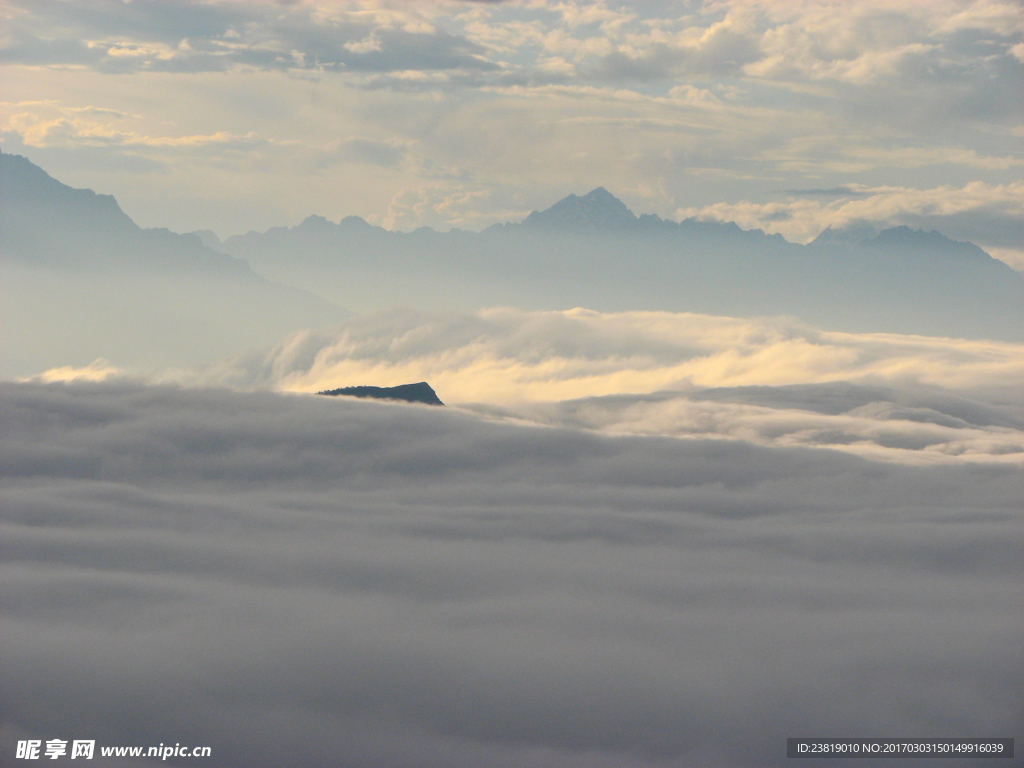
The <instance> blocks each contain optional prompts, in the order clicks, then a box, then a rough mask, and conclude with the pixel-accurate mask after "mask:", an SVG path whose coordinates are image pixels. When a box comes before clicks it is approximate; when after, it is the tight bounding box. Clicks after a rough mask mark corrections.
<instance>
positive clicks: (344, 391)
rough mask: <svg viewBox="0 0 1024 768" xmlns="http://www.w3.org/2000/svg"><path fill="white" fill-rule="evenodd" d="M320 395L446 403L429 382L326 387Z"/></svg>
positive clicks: (436, 403)
mask: <svg viewBox="0 0 1024 768" xmlns="http://www.w3.org/2000/svg"><path fill="white" fill-rule="evenodd" d="M317 394H318V395H332V396H334V395H347V396H349V397H371V398H374V399H376V400H404V401H405V402H407V403H425V404H427V405H444V403H442V402H441V398H439V397H438V396H437V393H436V392H435V391H434V389H433V387H431V386H430V385H429V384H427V382H425V381H420V382H417V383H416V384H400V385H399V386H397V387H342V388H341V389H325V390H324V391H323V392H317Z"/></svg>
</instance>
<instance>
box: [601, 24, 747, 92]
mask: <svg viewBox="0 0 1024 768" xmlns="http://www.w3.org/2000/svg"><path fill="white" fill-rule="evenodd" d="M760 57H761V53H760V51H759V49H758V45H757V41H756V40H754V39H752V38H751V37H748V36H747V35H740V34H736V33H735V32H730V31H722V32H719V33H717V34H716V35H715V37H714V39H713V40H712V41H710V43H709V44H708V45H706V46H704V47H700V48H684V47H679V48H672V47H669V46H667V45H664V44H662V43H657V44H654V45H651V46H650V47H649V48H648V49H647V50H646V51H644V52H643V54H641V55H639V56H630V55H628V54H625V53H622V52H621V51H615V52H613V53H609V54H607V55H606V56H604V57H602V58H601V60H600V63H599V64H598V65H597V66H596V67H594V68H593V69H592V70H591V71H590V72H589V76H590V77H592V78H595V79H599V80H606V79H607V80H640V81H646V80H665V79H672V78H679V77H683V78H685V77H703V76H719V77H721V76H735V75H739V74H740V73H741V71H742V67H743V65H744V64H749V63H751V62H753V61H757V60H758V59H759V58H760Z"/></svg>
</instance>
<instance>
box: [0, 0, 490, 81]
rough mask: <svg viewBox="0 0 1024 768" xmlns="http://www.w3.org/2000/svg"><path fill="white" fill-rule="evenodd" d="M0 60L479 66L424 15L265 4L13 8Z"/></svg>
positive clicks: (212, 66)
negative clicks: (9, 34)
mask: <svg viewBox="0 0 1024 768" xmlns="http://www.w3.org/2000/svg"><path fill="white" fill-rule="evenodd" d="M18 10H19V13H17V14H15V15H14V25H15V29H14V34H13V35H12V37H11V39H10V40H9V41H8V43H7V45H5V46H4V48H3V51H2V54H0V61H4V62H7V63H17V64H30V65H50V66H69V65H83V64H84V65H88V66H92V67H95V68H97V69H99V70H101V71H105V72H120V73H123V72H134V71H163V72H202V71H223V70H226V69H231V68H235V67H255V68H258V69H285V70H287V69H300V70H301V69H314V70H322V69H328V70H330V69H347V70H351V71H357V72H358V71H374V72H377V71H393V70H403V69H412V68H416V69H425V70H432V69H457V68H470V69H480V68H483V69H489V68H493V65H492V64H490V63H489V62H487V61H486V60H484V59H482V58H481V57H479V55H478V54H479V52H480V51H481V50H482V49H480V48H479V46H477V45H476V44H475V43H472V42H471V41H469V40H467V39H466V38H464V37H461V36H457V35H451V34H449V33H447V32H445V31H443V30H440V29H437V28H436V27H435V26H433V25H432V24H431V23H429V20H428V18H427V17H428V16H429V12H428V13H422V12H421V13H417V12H416V11H399V10H388V9H385V8H373V7H371V8H369V9H368V10H362V9H359V8H345V7H341V8H337V7H332V6H326V5H324V6H319V7H318V6H315V5H307V4H297V5H291V6H287V5H286V6H282V5H280V4H275V3H249V4H244V5H242V4H238V3H230V2H228V3H199V2H171V3H157V2H152V1H151V0H136V2H133V3H132V4H131V7H128V8H126V7H125V6H124V4H122V3H120V2H101V3H91V4H88V3H87V4H82V3H70V4H69V3H63V2H54V1H52V0H51V1H45V0H44V2H40V3H30V4H22V5H21V6H20V7H19V9H18Z"/></svg>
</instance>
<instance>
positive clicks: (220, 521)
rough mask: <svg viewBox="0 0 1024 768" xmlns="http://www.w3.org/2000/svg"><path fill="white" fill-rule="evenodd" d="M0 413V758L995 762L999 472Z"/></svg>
mask: <svg viewBox="0 0 1024 768" xmlns="http://www.w3.org/2000/svg"><path fill="white" fill-rule="evenodd" d="M2 395H3V397H2V399H0V419H2V429H0V447H2V449H3V457H4V458H3V459H2V460H0V472H2V474H3V476H4V478H5V479H4V484H3V485H4V489H5V490H4V492H3V493H4V502H3V505H2V507H0V509H2V515H3V517H4V521H5V526H4V534H3V536H4V546H3V552H4V558H5V559H4V565H3V566H2V568H3V579H2V580H0V584H2V585H3V586H2V590H3V603H4V606H5V613H6V615H7V618H6V620H5V631H4V638H5V640H4V644H3V648H2V650H0V653H2V655H3V661H4V663H3V664H2V665H0V670H2V672H0V674H2V676H3V687H4V691H5V697H4V698H5V704H4V715H3V720H4V727H3V730H2V732H0V734H2V739H3V742H4V743H0V749H3V750H4V754H13V752H12V750H13V744H12V743H11V739H13V738H69V737H71V738H83V737H84V738H96V739H97V740H98V741H99V743H100V744H107V745H110V744H140V745H141V744H147V745H148V744H156V743H158V742H161V741H162V742H165V743H168V742H171V743H173V742H175V741H177V742H181V743H188V744H202V745H209V746H211V747H212V749H213V758H212V760H211V761H209V762H208V764H210V765H213V766H257V767H258V766H264V765H265V766H277V765H282V764H301V765H304V766H311V767H313V768H316V766H328V765H329V766H342V767H344V766H365V765H374V764H387V765H390V766H398V767H399V768H401V766H414V765H415V766H428V768H429V767H431V766H455V767H456V768H459V767H460V766H467V767H468V766H484V768H490V767H491V766H494V767H495V768H497V767H499V766H500V767H502V768H508V767H509V766H524V767H525V766H550V767H552V768H554V767H555V766H558V767H560V768H565V767H569V766H576V767H582V766H602V767H605V768H612V767H613V766H614V767H618V766H627V765H628V766H649V767H651V768H653V766H662V767H664V766H691V765H715V764H728V765H734V766H755V765H756V766H782V765H784V764H785V762H786V760H785V757H784V754H785V752H784V746H785V741H784V739H785V737H786V736H790V735H793V734H795V733H810V734H825V733H844V734H845V733H851V734H852V733H857V734H875V733H887V734H902V735H910V734H914V733H922V732H925V733H931V732H942V733H946V732H956V733H966V734H980V733H983V734H989V733H998V734H1000V735H1007V736H1017V737H1020V736H1021V733H1020V731H1019V722H1018V720H1017V718H1016V713H1017V712H1018V711H1019V704H1020V698H1019V691H1020V690H1021V688H1022V683H1024V679H1022V678H1021V675H1020V673H1019V671H1018V670H1019V669H1020V664H1019V639H1020V636H1021V630H1022V627H1021V622H1020V618H1019V616H1017V615H1016V614H1015V613H1014V612H1013V611H1012V610H1010V609H1008V608H1007V606H1011V605H1013V604H1015V595H1016V594H1017V592H1018V591H1019V589H1018V585H1019V581H1020V577H1021V575H1022V570H1021V565H1020V558H1019V551H1020V548H1021V545H1022V544H1024V527H1022V525H1021V520H1020V516H1019V515H1017V514H1015V513H1014V512H1013V510H1014V509H1015V508H1016V506H1017V503H1018V500H1019V474H1018V473H1017V472H1016V471H1014V470H1010V469H1007V468H1004V467H999V466H995V465H978V466H975V467H943V468H921V467H909V466H902V465H899V464H891V463H889V464H880V463H876V462H871V461H865V460H863V459H859V458H856V457H852V456H848V455H843V454H839V453H835V452H831V451H808V450H801V449H778V448H774V449H773V448H763V447H758V446H753V445H750V444H746V443H742V442H739V441H720V440H691V441H679V440H668V439H665V438H641V437H618V438H611V437H602V436H599V435H595V434H590V433H585V432H579V431H576V430H572V429H564V428H557V429H552V428H538V427H522V426H511V425H503V424H494V423H488V422H485V421H481V420H479V419H477V418H474V417H472V416H469V415H467V414H464V413H460V412H458V411H456V410H442V409H427V408H419V407H415V406H398V405H387V404H380V403H366V402H358V401H350V400H345V399H328V398H317V397H309V396H280V395H271V394H248V395H245V394H237V393H232V392H228V391H213V390H206V391H203V390H181V389H176V388H171V387H150V386H143V385H140V384H131V383H113V384H102V385H95V384H94V385H78V386H39V385H13V384H6V385H2ZM809 397H810V399H811V400H813V399H814V396H813V395H809ZM819 399H820V396H819ZM852 399H855V398H852ZM846 400H847V401H849V400H851V398H850V397H847V398H846ZM54 457H57V458H54ZM61 457H63V458H61ZM58 459H59V460H58ZM75 461H78V462H79V464H78V465H76V464H75ZM82 462H85V463H84V464H83V463H82ZM90 462H91V463H90ZM86 464H88V466H89V467H91V468H89V469H88V472H86V473H84V474H83V472H82V471H80V470H79V469H76V468H75V467H76V466H79V465H81V466H86ZM12 468H18V471H17V472H16V473H12ZM25 470H32V471H31V472H26V471H25ZM168 764H174V763H173V761H168ZM179 764H184V763H179ZM963 764H964V765H967V766H970V765H973V764H978V765H980V764H981V763H980V762H977V761H976V763H972V761H970V760H967V761H964V762H963ZM879 765H880V766H882V765H885V763H879Z"/></svg>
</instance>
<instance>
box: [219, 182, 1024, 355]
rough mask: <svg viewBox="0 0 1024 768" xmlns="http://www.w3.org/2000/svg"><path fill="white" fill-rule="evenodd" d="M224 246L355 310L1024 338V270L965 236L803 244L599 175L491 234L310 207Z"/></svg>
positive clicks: (851, 231) (842, 236)
mask: <svg viewBox="0 0 1024 768" xmlns="http://www.w3.org/2000/svg"><path fill="white" fill-rule="evenodd" d="M222 248H223V250H224V251H225V252H226V253H230V254H232V255H234V256H238V257H241V258H244V259H246V260H247V261H248V262H249V263H250V264H251V265H252V266H253V268H254V269H256V270H257V271H258V272H260V273H261V274H264V275H267V276H268V277H271V278H273V279H276V280H279V281H282V282H289V283H291V284H294V285H299V286H302V287H304V288H307V289H308V290H311V291H316V292H318V293H321V294H322V295H324V296H327V297H329V298H331V299H332V300H334V301H337V302H339V303H343V304H345V305H346V306H350V307H351V308H353V309H355V310H357V311H366V310H373V309H375V308H378V307H382V306H388V305H395V304H399V305H402V304H404V305H411V306H415V307H420V308H425V309H439V310H441V309H466V310H473V309H477V308H480V307H486V306H517V307H520V308H523V309H567V308H572V307H577V306H582V307H588V308H590V309H596V310H600V311H625V310H670V311H690V312H701V313H708V314H718V315H731V316H737V317H751V316H758V315H794V316H796V317H799V318H801V319H803V320H805V321H807V322H809V323H812V324H814V325H818V326H820V327H822V328H825V329H834V330H847V331H889V332H895V333H911V334H924V335H933V336H935V335H937V336H954V337H969V338H970V337H974V338H994V339H1004V340H1009V341H1024V276H1022V275H1021V274H1019V273H1017V272H1015V271H1014V270H1012V269H1011V268H1010V267H1008V266H1007V265H1006V264H1004V263H1003V262H1001V261H998V260H996V259H993V258H992V257H990V256H989V255H988V254H986V253H985V252H984V251H983V250H981V249H980V248H978V247H977V246H975V245H973V244H971V243H961V242H957V241H955V240H951V239H949V238H947V237H945V236H943V235H941V234H939V233H937V232H921V231H919V230H911V229H908V228H907V227H895V228H892V229H888V230H885V231H884V232H878V231H877V230H875V229H873V228H871V227H870V226H864V225H860V226H854V227H851V228H848V229H846V230H840V231H835V230H826V231H825V232H823V233H822V234H821V236H819V237H818V238H817V239H816V240H815V241H814V242H813V243H811V244H810V245H807V246H803V245H797V244H794V243H790V242H787V241H786V240H785V239H784V238H782V237H781V236H779V235H768V234H765V233H764V232H763V231H761V230H759V229H755V230H743V229H741V228H740V227H738V226H737V225H736V224H734V223H732V222H727V223H720V222H708V221H696V220H694V219H686V220H684V221H681V222H673V221H667V220H665V219H662V218H660V217H658V216H654V215H650V214H644V215H641V216H635V215H634V214H633V213H632V212H631V211H630V210H629V208H627V207H626V206H625V205H624V204H623V203H622V202H621V201H620V200H618V199H617V198H616V197H615V196H614V195H612V194H611V193H609V192H608V191H607V190H605V189H604V188H603V187H598V188H597V189H595V190H593V191H591V192H590V193H588V194H586V195H583V196H577V195H569V196H568V197H566V198H564V199H562V200H560V201H558V202H557V203H555V204H554V205H552V206H551V207H550V208H548V209H546V210H544V211H534V212H533V213H531V214H530V215H529V216H527V217H526V218H525V219H524V220H523V221H521V222H510V223H506V224H496V225H493V226H491V227H488V228H487V229H485V230H484V231H482V232H465V231H462V230H453V231H451V232H446V233H442V232H435V231H434V230H431V229H429V228H425V227H424V228H421V229H418V230H416V231H415V232H391V231H388V230H385V229H382V228H381V227H376V226H372V225H370V224H368V223H367V222H366V221H364V220H363V219H360V218H358V217H348V218H345V219H343V220H342V221H340V222H339V223H337V224H335V223H332V222H330V221H328V220H327V219H325V218H323V217H320V216H311V217H309V218H307V219H306V220H305V221H303V222H302V223H301V224H299V225H298V226H295V227H291V228H288V227H275V228H272V229H270V230H267V231H266V232H263V233H259V232H249V233H247V234H245V235H241V236H237V237H232V238H228V239H227V240H225V241H224V242H223V243H222Z"/></svg>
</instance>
